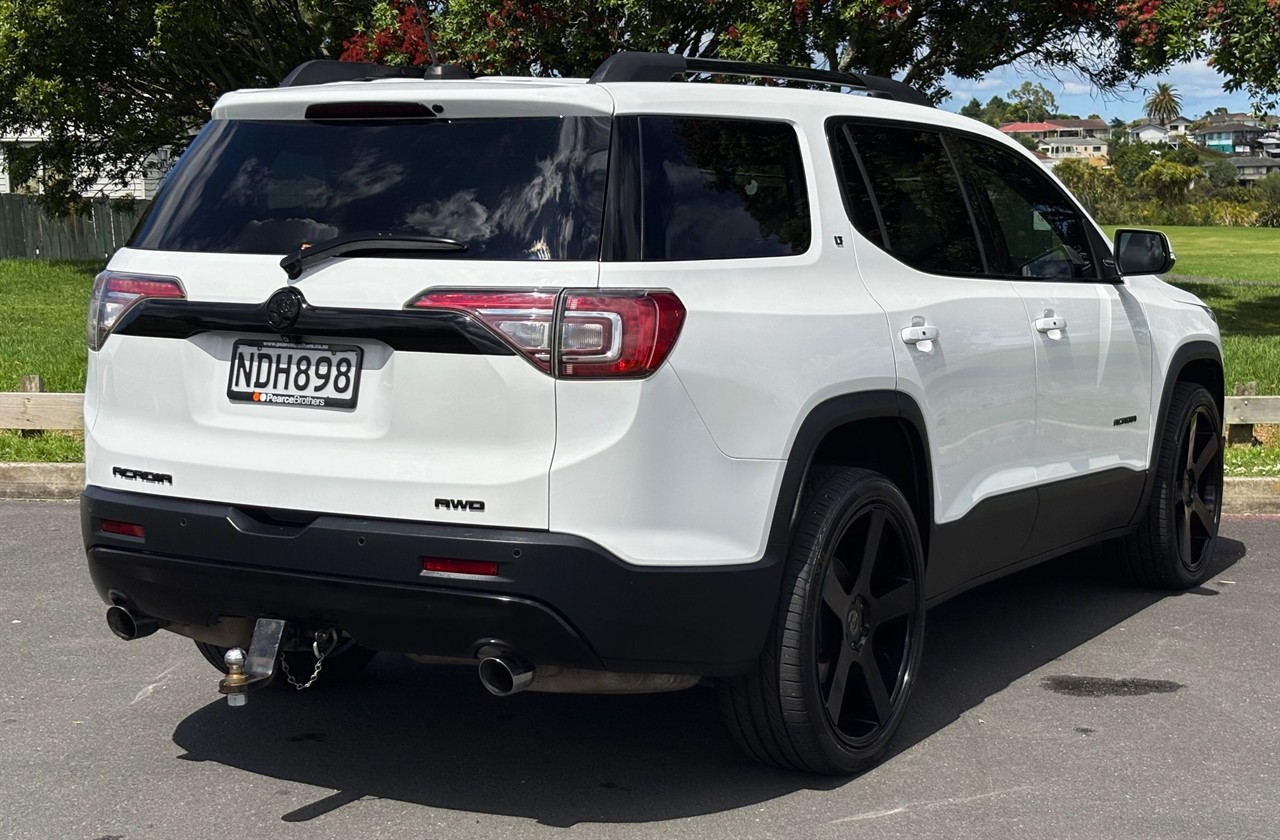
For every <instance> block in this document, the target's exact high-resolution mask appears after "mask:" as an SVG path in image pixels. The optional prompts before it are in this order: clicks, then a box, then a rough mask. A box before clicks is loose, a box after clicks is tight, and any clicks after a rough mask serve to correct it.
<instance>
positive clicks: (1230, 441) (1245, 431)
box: [1227, 382, 1258, 446]
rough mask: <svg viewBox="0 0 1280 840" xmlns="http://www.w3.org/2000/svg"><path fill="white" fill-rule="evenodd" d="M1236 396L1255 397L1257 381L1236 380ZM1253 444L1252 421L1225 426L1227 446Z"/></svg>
mask: <svg viewBox="0 0 1280 840" xmlns="http://www.w3.org/2000/svg"><path fill="white" fill-rule="evenodd" d="M1235 395H1236V396H1237V397H1256V396H1257V395H1258V383H1257V382H1237V383H1236V393H1235ZM1252 445H1253V424H1252V423H1232V424H1231V425H1230V426H1227V446H1252Z"/></svg>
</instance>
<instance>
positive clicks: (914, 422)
mask: <svg viewBox="0 0 1280 840" xmlns="http://www.w3.org/2000/svg"><path fill="white" fill-rule="evenodd" d="M884 419H893V420H902V421H905V422H906V423H907V424H908V425H910V426H911V427H912V428H913V429H914V430H915V432H916V434H917V435H918V436H919V439H920V444H921V446H920V450H921V451H919V452H917V453H916V455H917V457H919V458H920V459H921V460H922V466H923V470H924V474H925V476H926V486H924V487H920V488H914V489H915V490H916V495H917V497H918V498H920V499H923V500H925V507H926V509H925V510H923V511H918V512H917V514H918V518H919V519H920V521H921V534H920V536H921V538H922V539H924V540H925V542H926V546H927V544H928V541H929V538H930V536H931V534H930V532H931V531H932V526H933V465H932V461H931V459H930V456H929V435H928V432H927V430H926V428H925V421H924V412H922V411H921V410H920V406H919V405H918V404H917V403H916V401H915V400H914V399H913V398H911V397H910V396H908V395H906V394H904V393H902V392H901V391H893V390H887V389H885V390H875V391H858V392H856V393H852V394H843V395H841V396H838V397H832V398H830V399H828V400H825V401H823V402H820V403H818V404H817V405H816V406H814V407H813V408H812V409H811V410H810V411H809V413H808V414H807V415H806V416H805V418H804V420H803V421H802V422H801V424H800V428H799V429H798V430H797V431H796V435H795V438H794V439H793V440H792V443H791V450H790V452H789V453H788V454H787V465H786V467H785V469H784V470H783V475H782V484H781V487H780V488H779V490H778V499H777V502H776V503H775V505H774V509H773V518H772V520H771V521H770V524H769V536H768V540H767V541H766V544H765V556H766V557H769V558H772V559H774V560H775V561H777V565H778V568H779V570H781V569H782V568H783V567H784V565H785V563H784V561H785V559H786V556H787V550H788V548H789V546H790V543H791V528H792V525H793V523H794V520H795V516H796V513H797V511H798V508H799V505H800V493H801V490H802V488H803V487H804V481H805V477H806V476H807V475H808V472H809V466H810V464H811V463H812V461H813V457H814V454H815V453H816V452H817V451H818V446H819V444H821V443H822V441H823V439H824V438H825V437H826V436H827V434H828V433H830V432H831V431H832V430H834V429H837V428H839V427H840V426H844V425H847V424H849V423H854V422H857V421H860V420H884ZM904 489H905V488H904Z"/></svg>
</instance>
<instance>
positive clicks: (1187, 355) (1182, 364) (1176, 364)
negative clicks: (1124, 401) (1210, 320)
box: [1129, 341, 1224, 525]
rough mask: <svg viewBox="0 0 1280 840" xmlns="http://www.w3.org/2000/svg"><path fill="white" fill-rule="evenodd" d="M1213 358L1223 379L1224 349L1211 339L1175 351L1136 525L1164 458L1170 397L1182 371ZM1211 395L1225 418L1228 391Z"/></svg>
mask: <svg viewBox="0 0 1280 840" xmlns="http://www.w3.org/2000/svg"><path fill="white" fill-rule="evenodd" d="M1202 361H1207V362H1212V363H1213V364H1214V365H1215V366H1216V367H1217V370H1218V378H1219V381H1223V369H1222V352H1221V351H1220V350H1219V349H1218V346H1217V345H1216V344H1214V343H1213V342H1211V341H1188V342H1187V343H1185V344H1183V345H1181V346H1180V347H1178V349H1177V350H1175V351H1174V352H1173V356H1172V357H1171V358H1170V360H1169V367H1168V370H1167V371H1166V372H1165V377H1164V386H1163V389H1162V390H1161V393H1160V410H1159V411H1158V412H1157V413H1156V423H1155V426H1154V427H1153V428H1152V434H1151V452H1150V454H1149V457H1148V460H1147V464H1148V469H1147V480H1146V482H1145V484H1144V485H1143V488H1142V498H1141V499H1140V500H1139V502H1138V506H1137V508H1136V509H1135V510H1134V512H1133V517H1132V519H1131V520H1130V522H1129V524H1130V525H1136V524H1138V523H1139V522H1141V521H1142V519H1143V517H1144V516H1146V511H1147V506H1148V504H1149V503H1150V501H1151V494H1152V492H1154V490H1155V483H1156V475H1155V469H1154V465H1155V464H1156V463H1158V462H1159V459H1160V446H1161V435H1160V430H1161V429H1163V428H1164V424H1165V423H1166V422H1167V421H1168V417H1169V401H1170V400H1171V399H1172V398H1173V389H1174V386H1176V385H1177V384H1178V383H1179V382H1181V381H1183V380H1182V373H1183V371H1185V370H1186V369H1187V367H1188V365H1191V364H1192V363H1194V362H1202ZM1209 394H1210V396H1212V397H1213V401H1214V403H1216V404H1217V406H1218V419H1219V422H1221V420H1222V411H1223V405H1224V393H1223V389H1222V388H1217V389H1213V388H1210V389H1209Z"/></svg>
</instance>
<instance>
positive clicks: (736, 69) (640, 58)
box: [587, 52, 933, 108]
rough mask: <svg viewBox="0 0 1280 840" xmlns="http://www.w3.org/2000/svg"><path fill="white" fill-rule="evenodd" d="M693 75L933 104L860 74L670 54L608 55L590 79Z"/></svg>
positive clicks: (636, 79)
mask: <svg viewBox="0 0 1280 840" xmlns="http://www.w3.org/2000/svg"><path fill="white" fill-rule="evenodd" d="M690 73H719V74H723V75H726V76H754V77H758V78H769V79H788V80H794V81H798V82H817V83H818V84H823V85H838V86H840V87H847V88H852V89H854V90H863V91H866V92H867V94H869V95H870V96H875V97H880V98H883V99H894V100H897V101H898V102H907V103H910V104H912V105H924V106H925V107H928V108H932V107H933V102H931V101H930V100H929V98H928V97H927V96H925V95H924V94H923V93H921V92H920V91H918V90H916V89H915V88H913V87H911V86H910V85H908V84H905V83H903V82H899V81H897V80H895V79H889V78H885V77H883V76H868V75H863V74H861V73H840V72H837V71H835V70H814V69H812V68H810V67H790V66H788V65H785V64H760V63H758V62H754V61H730V60H727V59H720V58H689V57H688V56H683V55H673V54H671V53H645V52H620V53H616V54H614V55H611V56H609V57H608V58H606V59H605V60H604V62H603V63H601V65H600V66H599V67H597V68H596V71H595V72H594V73H592V74H591V78H590V79H588V80H587V82H588V83H591V84H600V83H603V82H669V81H671V80H672V79H673V78H674V77H675V76H685V75H688V74H690Z"/></svg>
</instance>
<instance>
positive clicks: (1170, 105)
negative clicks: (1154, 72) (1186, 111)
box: [1143, 82, 1182, 125]
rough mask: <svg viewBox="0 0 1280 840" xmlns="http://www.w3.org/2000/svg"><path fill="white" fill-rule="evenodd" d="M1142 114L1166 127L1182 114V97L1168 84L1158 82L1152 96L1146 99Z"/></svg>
mask: <svg viewBox="0 0 1280 840" xmlns="http://www.w3.org/2000/svg"><path fill="white" fill-rule="evenodd" d="M1143 112H1144V113H1145V114H1146V115H1147V118H1148V119H1150V120H1152V121H1154V122H1157V123H1159V124H1160V125H1168V124H1169V123H1170V122H1171V121H1173V120H1176V119H1177V118H1178V117H1179V116H1180V115H1181V114H1182V97H1181V96H1180V95H1179V94H1178V91H1177V90H1175V89H1174V87H1173V85H1171V84H1169V83H1168V82H1160V83H1159V84H1157V85H1156V89H1155V90H1154V91H1153V92H1152V94H1151V95H1150V96H1149V97H1147V102H1146V104H1145V105H1144V106H1143Z"/></svg>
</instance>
